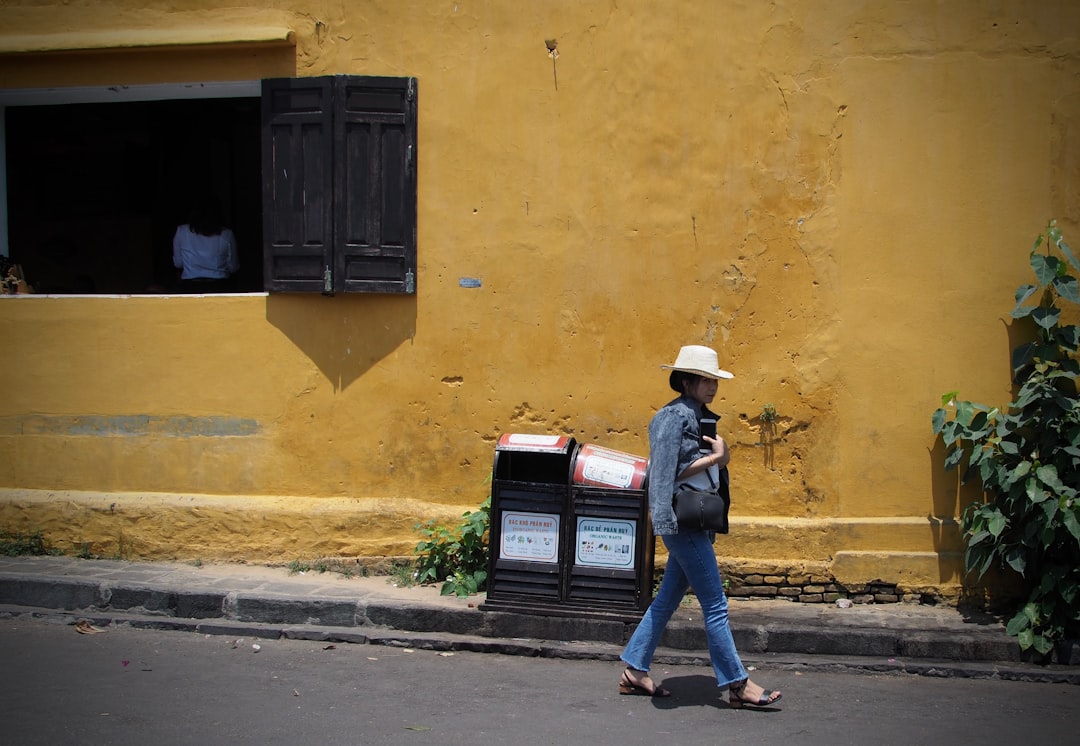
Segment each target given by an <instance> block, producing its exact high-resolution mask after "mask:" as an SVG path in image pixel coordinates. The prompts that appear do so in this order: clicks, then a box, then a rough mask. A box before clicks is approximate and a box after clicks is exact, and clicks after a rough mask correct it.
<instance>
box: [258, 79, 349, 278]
mask: <svg viewBox="0 0 1080 746" xmlns="http://www.w3.org/2000/svg"><path fill="white" fill-rule="evenodd" d="M332 82H333V78H330V77H324V78H277V79H268V80H264V81H263V86H262V130H263V131H262V171H263V281H264V285H265V287H266V289H267V290H270V291H306V292H325V291H327V290H329V289H330V288H327V287H326V284H325V283H326V280H327V279H328V278H327V275H328V273H329V272H330V271H331V270H332V268H333V258H332V255H333V250H334V244H333V238H332V237H333V233H332V230H333V221H332V209H333V203H332V187H333V180H332V179H333V171H332V167H333V158H332V153H333V151H332V147H333V128H332V113H333V106H332V104H333V86H332Z"/></svg>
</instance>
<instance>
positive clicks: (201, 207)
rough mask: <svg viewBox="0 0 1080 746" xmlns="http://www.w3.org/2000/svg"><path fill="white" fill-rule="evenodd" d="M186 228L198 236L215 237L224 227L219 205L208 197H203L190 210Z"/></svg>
mask: <svg viewBox="0 0 1080 746" xmlns="http://www.w3.org/2000/svg"><path fill="white" fill-rule="evenodd" d="M188 226H190V227H191V230H193V231H194V232H195V233H198V234H199V235H200V236H216V235H217V234H219V233H221V231H222V229H223V228H224V227H225V221H224V219H223V218H222V217H221V205H219V204H218V201H217V200H216V199H214V197H212V196H210V195H203V196H202V197H201V198H199V199H198V200H196V201H195V204H194V205H193V206H192V208H191V217H189V218H188Z"/></svg>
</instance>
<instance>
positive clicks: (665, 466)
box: [649, 396, 702, 536]
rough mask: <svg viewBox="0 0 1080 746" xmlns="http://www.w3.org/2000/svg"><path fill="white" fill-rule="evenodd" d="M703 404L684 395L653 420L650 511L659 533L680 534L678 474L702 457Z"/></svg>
mask: <svg viewBox="0 0 1080 746" xmlns="http://www.w3.org/2000/svg"><path fill="white" fill-rule="evenodd" d="M701 409H702V407H701V405H700V404H699V403H698V402H696V401H694V400H693V399H691V398H690V397H688V396H680V397H679V398H677V399H674V400H672V401H670V402H668V403H667V404H665V405H664V407H663V409H661V410H660V411H659V412H657V413H656V414H655V415H654V416H653V418H652V421H651V422H650V423H649V514H650V516H651V517H652V524H653V533H654V534H656V535H657V536H662V535H666V534H667V535H669V534H677V533H679V524H678V523H676V522H675V510H674V509H673V508H672V507H671V496H672V495H673V494H675V477H676V476H678V475H679V474H682V472H683V470H684V469H686V467H688V466H689V465H690V464H692V463H694V462H695V461H697V460H698V458H700V457H701V451H700V447H701V445H700V443H701V429H700V428H701V426H700V425H699V424H698V420H699V419H700V418H701V416H702V411H701Z"/></svg>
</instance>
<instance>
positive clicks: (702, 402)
mask: <svg viewBox="0 0 1080 746" xmlns="http://www.w3.org/2000/svg"><path fill="white" fill-rule="evenodd" d="M661 367H662V368H664V369H667V370H670V371H671V375H670V378H669V379H668V383H669V385H670V386H671V388H672V389H674V390H675V391H676V392H677V393H678V394H679V396H678V398H676V399H674V400H673V401H671V402H669V403H668V404H667V405H665V406H664V407H663V408H662V409H661V410H660V411H659V412H657V413H656V415H655V416H654V417H653V419H652V422H650V423H649V488H648V489H649V512H650V514H651V516H652V524H653V533H654V534H656V535H657V536H659V537H660V538H661V540H662V541H663V542H664V546H666V547H667V551H668V561H667V568H666V569H665V570H664V579H663V581H661V583H660V589H659V590H658V591H657V593H656V598H655V599H653V602H652V604H651V605H650V606H649V608H648V610H647V611H646V612H645V615H644V616H643V617H642V619H641V623H640V624H639V625H638V627H637V629H636V630H635V631H634V634H633V636H632V637H631V638H630V642H629V643H627V645H626V649H625V650H624V651H623V653H622V656H621V658H622V660H623V662H624V663H626V666H627V667H626V670H624V671H623V673H622V678H621V679H620V680H619V693H620V694H648V695H652V696H654V697H667V696H670V694H671V693H670V692H669V691H668V690H666V689H664V688H663V687H661V686H659V685H658V684H656V683H655V682H654V681H653V680H652V678H651V677H650V676H649V665H650V664H651V663H652V658H653V654H654V653H655V652H656V646H657V645H658V644H659V642H660V637H661V635H663V633H664V628H665V627H666V626H667V623H668V620H670V619H671V615H672V614H673V613H675V610H676V609H677V608H678V606H679V603H680V602H681V601H682V598H683V596H684V595H685V594H686V591H687V589H688V588H690V587H693V589H694V594H695V595H696V596H697V599H698V602H699V603H700V604H701V611H702V612H703V614H704V617H705V635H706V638H707V640H708V644H709V658H710V660H711V661H712V666H713V670H714V671H715V672H716V681H717V684H718V685H719V686H720V687H721V688H727V690H728V703H729V705H730V706H732V707H741V706H743V705H752V706H755V707H764V706H766V705H771V704H772V703H773V702H776V701H777V700H778V699H780V692H771V691H766V690H765V689H763V688H762V687H760V686H758V685H757V684H755V683H753V682H752V681H750V678H749V676H748V675H747V673H746V669H745V668H743V665H742V661H741V660H740V659H739V654H738V652H737V651H736V650H735V641H734V640H733V639H732V637H731V627H730V626H729V624H728V607H727V596H726V595H725V594H724V586H723V583H722V581H721V580H720V571H719V569H718V568H717V565H716V554H715V553H714V551H713V540H714V538H715V537H714V535H713V534H712V533H711V532H707V531H694V530H689V529H686V528H680V527H679V525H678V524H677V523H676V520H675V511H674V509H673V508H672V504H671V503H672V500H671V498H672V496H673V495H674V494H675V492H676V490H678V489H679V488H680V487H682V486H683V485H687V484H688V485H691V486H694V487H698V486H699V484H700V483H701V481H702V479H703V478H705V479H706V480H707V483H708V484H711V485H714V486H715V485H716V484H717V483H718V481H717V480H718V479H719V478H722V477H721V476H720V470H721V469H723V468H724V467H725V466H727V463H728V461H729V460H730V459H731V456H730V454H729V453H728V447H727V443H725V442H724V439H723V438H721V437H719V436H716V437H710V436H709V435H708V434H705V435H702V433H701V425H700V422H701V420H702V419H703V418H713V419H714V418H715V415H713V414H712V413H711V412H709V410H708V405H709V404H710V403H711V402H712V400H713V398H714V397H715V396H716V389H717V385H718V383H717V382H718V381H719V380H720V379H721V378H732V377H733V375H732V374H731V373H728V372H727V371H726V370H721V369H720V365H719V361H718V360H717V356H716V352H715V351H714V350H712V349H710V348H708V347H702V346H700V345H690V346H687V347H683V348H682V349H680V350H679V355H678V357H677V359H676V360H675V363H674V364H673V365H664V366H661ZM706 489H709V487H706Z"/></svg>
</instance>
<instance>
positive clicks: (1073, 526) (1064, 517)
mask: <svg viewBox="0 0 1080 746" xmlns="http://www.w3.org/2000/svg"><path fill="white" fill-rule="evenodd" d="M1061 522H1062V523H1063V524H1065V528H1067V529H1068V530H1069V533H1070V534H1072V537H1073V538H1074V539H1076V540H1077V541H1080V520H1077V518H1076V510H1075V509H1074V508H1068V509H1066V510H1063V511H1062V514H1061Z"/></svg>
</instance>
